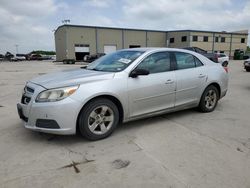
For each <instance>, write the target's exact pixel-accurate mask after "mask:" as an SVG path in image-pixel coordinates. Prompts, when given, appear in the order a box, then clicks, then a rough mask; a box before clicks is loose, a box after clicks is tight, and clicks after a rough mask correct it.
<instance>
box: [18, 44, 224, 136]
mask: <svg viewBox="0 0 250 188" xmlns="http://www.w3.org/2000/svg"><path fill="white" fill-rule="evenodd" d="M227 87H228V74H227V72H226V71H225V70H224V68H223V67H222V66H221V65H220V64H216V63H213V62H212V61H210V60H209V59H207V58H205V57H204V56H202V55H200V54H198V53H195V52H192V51H188V50H183V49H174V48H133V49H124V50H119V51H116V52H113V53H110V54H107V55H105V56H103V57H102V58H100V59H97V60H96V61H94V62H93V63H91V64H89V65H88V66H87V68H81V69H77V70H72V71H66V72H60V73H51V74H47V75H43V76H40V77H37V78H34V79H32V80H30V81H28V82H27V84H26V86H25V88H24V91H23V96H22V98H21V102H20V103H18V104H17V109H18V114H19V116H20V118H21V119H22V120H23V121H24V126H25V127H26V128H27V129H31V130H34V131H40V132H46V133H54V134H75V133H76V132H77V130H78V131H79V132H80V133H81V134H82V135H83V136H84V137H86V138H87V139H90V140H99V139H102V138H105V137H107V136H109V135H110V134H111V133H112V132H113V131H114V129H115V128H116V126H117V125H118V124H119V123H122V122H128V121H132V120H135V119H140V118H145V117H149V116H154V115H159V114H163V113H167V112H173V111H178V110H183V109H187V108H194V107H199V109H200V111H202V112H212V111H213V110H214V109H215V107H216V105H217V102H218V101H219V99H221V98H222V97H224V96H225V95H226V93H227Z"/></svg>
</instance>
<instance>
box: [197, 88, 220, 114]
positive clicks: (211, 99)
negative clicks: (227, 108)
mask: <svg viewBox="0 0 250 188" xmlns="http://www.w3.org/2000/svg"><path fill="white" fill-rule="evenodd" d="M218 100H219V92H218V89H217V88H216V87H215V86H212V85H211V86H208V87H207V88H206V89H205V91H204V92H203V94H202V97H201V100H200V104H199V109H200V111H202V112H212V111H214V109H215V107H216V105H217V103H218Z"/></svg>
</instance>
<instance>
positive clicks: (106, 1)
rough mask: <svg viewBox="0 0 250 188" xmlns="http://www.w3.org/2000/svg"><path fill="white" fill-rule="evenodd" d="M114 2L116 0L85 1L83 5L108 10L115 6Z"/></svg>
mask: <svg viewBox="0 0 250 188" xmlns="http://www.w3.org/2000/svg"><path fill="white" fill-rule="evenodd" d="M113 2H114V0H85V1H83V5H84V6H92V7H96V8H108V7H110V5H112V4H113Z"/></svg>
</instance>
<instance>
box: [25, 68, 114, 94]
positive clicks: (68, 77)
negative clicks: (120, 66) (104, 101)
mask: <svg viewBox="0 0 250 188" xmlns="http://www.w3.org/2000/svg"><path fill="white" fill-rule="evenodd" d="M113 77H114V73H111V72H102V71H93V70H86V69H77V70H67V71H63V72H56V73H49V74H45V75H42V76H39V77H36V78H33V79H31V80H30V82H32V83H34V84H37V85H40V86H42V87H44V88H46V89H51V88H58V87H65V86H70V85H78V84H83V83H89V82H96V81H103V80H108V79H112V78H113Z"/></svg>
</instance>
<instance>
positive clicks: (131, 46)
mask: <svg viewBox="0 0 250 188" xmlns="http://www.w3.org/2000/svg"><path fill="white" fill-rule="evenodd" d="M140 47H141V46H140V45H129V48H140Z"/></svg>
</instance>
